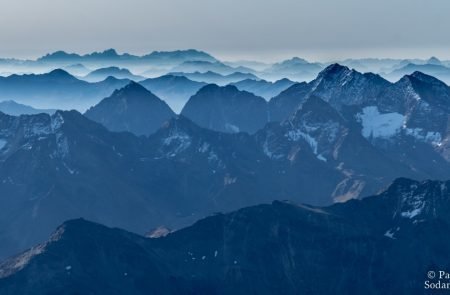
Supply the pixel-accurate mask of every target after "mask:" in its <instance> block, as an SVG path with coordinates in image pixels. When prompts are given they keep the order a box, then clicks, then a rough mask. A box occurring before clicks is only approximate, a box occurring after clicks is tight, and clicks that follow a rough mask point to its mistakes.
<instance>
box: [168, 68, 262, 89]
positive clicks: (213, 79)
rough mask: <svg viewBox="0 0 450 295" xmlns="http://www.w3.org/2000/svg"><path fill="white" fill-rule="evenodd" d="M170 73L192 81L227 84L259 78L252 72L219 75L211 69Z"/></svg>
mask: <svg viewBox="0 0 450 295" xmlns="http://www.w3.org/2000/svg"><path fill="white" fill-rule="evenodd" d="M170 75H174V76H183V77H186V78H188V79H190V80H193V81H198V82H204V83H208V84H217V85H221V86H224V85H227V84H230V83H235V82H239V81H242V80H246V79H252V80H259V78H258V77H256V76H255V75H253V74H250V73H241V72H234V73H231V74H229V75H221V74H218V73H215V72H212V71H207V72H203V73H201V72H193V73H184V72H173V73H170Z"/></svg>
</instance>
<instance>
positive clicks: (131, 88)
mask: <svg viewBox="0 0 450 295" xmlns="http://www.w3.org/2000/svg"><path fill="white" fill-rule="evenodd" d="M115 92H117V93H123V94H128V95H147V96H148V95H153V96H154V94H153V93H152V92H151V91H149V90H147V89H146V88H145V87H144V86H142V85H141V84H139V83H136V82H134V81H130V83H128V84H127V85H126V86H125V87H123V88H122V89H118V90H116V91H115Z"/></svg>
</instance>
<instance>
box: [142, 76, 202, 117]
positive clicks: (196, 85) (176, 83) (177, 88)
mask: <svg viewBox="0 0 450 295" xmlns="http://www.w3.org/2000/svg"><path fill="white" fill-rule="evenodd" d="M139 84H141V85H142V86H144V87H145V88H147V89H148V90H150V91H151V92H152V93H154V94H155V95H157V96H158V97H160V98H161V99H163V100H164V101H165V102H166V103H167V104H168V105H169V106H170V107H171V108H172V109H173V110H174V111H175V112H176V113H180V112H181V110H182V109H183V107H184V105H185V104H186V102H187V101H188V100H189V98H190V97H191V96H192V95H194V94H195V93H197V91H198V90H200V88H202V87H203V86H205V85H206V83H203V82H196V81H192V80H189V79H188V78H186V77H184V76H172V75H165V76H161V77H158V78H150V79H146V80H144V81H141V82H139Z"/></svg>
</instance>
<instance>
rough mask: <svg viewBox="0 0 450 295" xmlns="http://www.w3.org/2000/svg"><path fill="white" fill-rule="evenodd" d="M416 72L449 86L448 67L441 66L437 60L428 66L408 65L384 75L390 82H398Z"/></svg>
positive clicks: (449, 72)
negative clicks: (432, 77)
mask: <svg viewBox="0 0 450 295" xmlns="http://www.w3.org/2000/svg"><path fill="white" fill-rule="evenodd" d="M418 71H419V72H422V73H425V74H428V75H431V76H434V77H436V78H438V79H440V80H442V81H444V82H446V83H449V84H450V67H447V66H444V65H442V64H441V63H440V62H439V61H438V60H437V61H433V60H432V61H431V63H428V64H413V63H408V64H406V65H404V66H403V67H401V68H399V69H396V70H394V71H392V72H391V73H388V74H384V75H385V76H386V77H387V78H389V79H391V80H398V79H400V78H401V77H403V76H404V75H409V74H412V73H414V72H418Z"/></svg>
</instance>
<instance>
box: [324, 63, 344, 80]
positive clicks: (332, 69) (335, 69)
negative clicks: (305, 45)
mask: <svg viewBox="0 0 450 295" xmlns="http://www.w3.org/2000/svg"><path fill="white" fill-rule="evenodd" d="M350 71H351V70H350V69H349V68H348V67H346V66H342V65H340V64H338V63H334V64H331V65H329V66H328V67H326V68H325V69H323V70H322V71H321V72H320V73H319V76H320V77H324V76H330V75H333V76H334V75H338V74H341V73H348V72H350Z"/></svg>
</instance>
